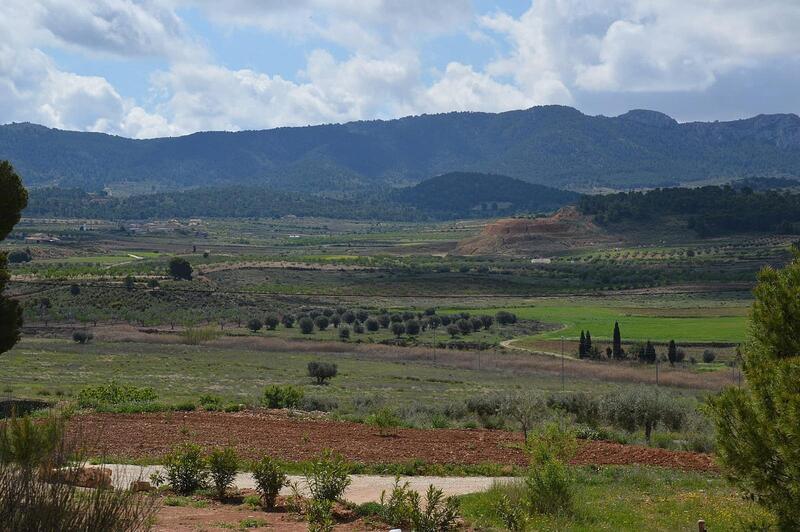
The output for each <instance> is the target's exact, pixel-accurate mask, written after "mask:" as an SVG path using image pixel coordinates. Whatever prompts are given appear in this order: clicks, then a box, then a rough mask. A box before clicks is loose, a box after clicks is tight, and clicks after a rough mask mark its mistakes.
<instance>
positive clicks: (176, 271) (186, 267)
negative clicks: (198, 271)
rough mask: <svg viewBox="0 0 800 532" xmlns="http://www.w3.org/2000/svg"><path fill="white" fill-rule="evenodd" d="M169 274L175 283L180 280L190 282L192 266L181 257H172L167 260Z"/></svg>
mask: <svg viewBox="0 0 800 532" xmlns="http://www.w3.org/2000/svg"><path fill="white" fill-rule="evenodd" d="M169 274H170V275H171V276H172V278H173V279H175V280H176V281H180V280H181V279H183V280H186V281H191V279H192V266H191V264H189V261H188V260H186V259H184V258H181V257H173V258H171V259H170V260H169Z"/></svg>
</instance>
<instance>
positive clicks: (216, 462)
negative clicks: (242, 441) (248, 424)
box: [208, 447, 239, 499]
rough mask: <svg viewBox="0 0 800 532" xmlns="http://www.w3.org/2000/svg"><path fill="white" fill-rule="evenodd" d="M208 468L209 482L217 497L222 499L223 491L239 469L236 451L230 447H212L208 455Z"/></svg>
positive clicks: (231, 482) (229, 484)
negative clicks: (212, 485)
mask: <svg viewBox="0 0 800 532" xmlns="http://www.w3.org/2000/svg"><path fill="white" fill-rule="evenodd" d="M208 469H209V472H210V476H211V482H212V483H213V484H214V489H215V490H216V492H217V497H219V498H220V499H223V498H224V497H225V492H226V491H227V490H228V488H229V487H230V486H231V484H233V481H234V480H235V479H236V472H237V471H238V469H239V460H238V458H237V457H236V451H234V450H233V448H231V447H225V448H224V449H214V450H213V451H212V452H211V454H210V455H208Z"/></svg>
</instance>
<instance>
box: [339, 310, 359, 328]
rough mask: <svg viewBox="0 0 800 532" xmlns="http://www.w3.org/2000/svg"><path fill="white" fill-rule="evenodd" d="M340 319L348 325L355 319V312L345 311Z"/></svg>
mask: <svg viewBox="0 0 800 532" xmlns="http://www.w3.org/2000/svg"><path fill="white" fill-rule="evenodd" d="M342 321H343V322H345V323H346V324H348V325H352V324H353V322H354V321H356V315H355V313H353V312H351V311H349V310H348V311H347V312H344V313H342Z"/></svg>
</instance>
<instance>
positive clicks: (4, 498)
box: [0, 416, 158, 532]
mask: <svg viewBox="0 0 800 532" xmlns="http://www.w3.org/2000/svg"><path fill="white" fill-rule="evenodd" d="M62 427H63V420H61V419H60V418H48V419H47V420H46V421H45V422H44V423H33V422H32V421H31V420H30V418H24V419H20V418H17V417H16V416H12V418H11V419H9V420H6V421H5V423H2V424H0V457H2V460H0V530H4V531H5V530H7V531H17V530H20V531H23V530H25V531H28V530H31V531H34V530H41V531H45V530H58V531H62V530H63V531H89V530H91V531H92V532H119V531H123V530H125V531H131V532H134V531H145V530H149V529H150V527H151V526H152V522H153V519H154V518H155V514H156V511H157V510H158V506H157V499H156V498H155V497H153V496H150V495H145V494H141V493H132V492H130V491H122V490H110V489H93V490H86V489H84V488H80V487H77V486H75V485H74V483H70V482H53V481H49V482H48V481H47V480H48V478H47V477H46V476H43V475H42V473H43V472H46V471H53V470H55V469H56V468H57V469H58V473H57V477H58V478H59V479H65V478H66V479H69V478H75V477H77V476H78V475H79V474H80V472H81V470H82V468H83V465H84V464H83V463H81V462H80V461H78V462H75V461H73V460H72V459H73V458H74V457H75V456H76V453H75V449H74V448H72V447H69V446H68V444H67V442H66V441H65V440H64V438H63V431H62V430H61V428H62ZM69 445H71V444H69ZM67 458H70V460H67ZM65 464H66V465H65Z"/></svg>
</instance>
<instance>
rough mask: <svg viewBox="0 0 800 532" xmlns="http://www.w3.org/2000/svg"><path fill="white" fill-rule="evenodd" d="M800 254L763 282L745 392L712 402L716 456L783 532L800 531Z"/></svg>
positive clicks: (748, 348) (769, 271)
mask: <svg viewBox="0 0 800 532" xmlns="http://www.w3.org/2000/svg"><path fill="white" fill-rule="evenodd" d="M798 293H800V254H798V253H797V252H795V256H794V259H793V260H792V262H791V263H790V264H789V265H787V266H786V267H785V268H783V269H780V270H776V269H773V268H771V267H769V266H767V267H766V268H764V269H763V270H762V271H761V273H759V275H758V284H757V286H756V288H755V290H754V295H755V301H754V302H753V309H752V319H751V321H750V331H749V338H748V340H747V342H746V343H745V345H744V348H743V350H742V354H743V358H744V364H743V371H744V374H745V375H746V377H747V387H745V388H728V389H726V390H724V391H723V392H722V393H721V394H720V395H719V396H717V397H716V398H713V399H712V400H711V401H710V411H711V414H712V417H713V419H714V422H715V424H716V428H717V456H718V457H719V459H720V461H721V462H722V464H723V466H724V468H725V472H726V473H727V475H728V477H729V478H730V479H731V480H732V481H733V482H734V483H735V484H736V485H737V486H739V487H740V488H741V489H742V490H744V491H745V492H746V493H747V494H749V495H750V496H752V497H753V498H754V499H755V500H756V501H758V502H759V503H760V504H762V505H763V506H764V507H766V508H768V509H769V510H771V511H772V512H773V513H774V514H775V516H776V517H777V519H778V525H779V528H780V529H781V530H799V529H800V387H798V383H800V298H798Z"/></svg>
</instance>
